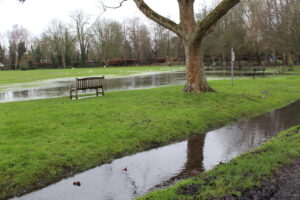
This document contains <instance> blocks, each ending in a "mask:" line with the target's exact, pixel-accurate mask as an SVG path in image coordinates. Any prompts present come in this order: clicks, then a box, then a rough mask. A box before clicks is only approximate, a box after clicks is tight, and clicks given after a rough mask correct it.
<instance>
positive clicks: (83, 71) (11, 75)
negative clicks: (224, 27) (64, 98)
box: [0, 66, 184, 84]
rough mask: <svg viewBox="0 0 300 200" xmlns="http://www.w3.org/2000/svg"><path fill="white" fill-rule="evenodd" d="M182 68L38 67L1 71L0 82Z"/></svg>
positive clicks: (137, 72) (181, 68) (138, 72)
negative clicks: (38, 68) (26, 69)
mask: <svg viewBox="0 0 300 200" xmlns="http://www.w3.org/2000/svg"><path fill="white" fill-rule="evenodd" d="M176 70H184V67H183V66H173V67H168V66H148V67H110V68H79V69H40V70H28V71H15V70H10V71H1V70H0V84H11V83H25V82H31V81H40V80H45V79H54V78H71V77H86V76H101V75H114V76H127V75H134V74H140V73H145V72H164V71H176Z"/></svg>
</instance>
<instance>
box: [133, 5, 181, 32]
mask: <svg viewBox="0 0 300 200" xmlns="http://www.w3.org/2000/svg"><path fill="white" fill-rule="evenodd" d="M133 1H134V2H135V4H136V5H137V7H138V8H139V10H140V11H142V12H143V13H144V14H145V15H146V16H147V17H148V18H150V19H152V20H153V21H155V22H156V23H158V24H160V25H161V26H163V27H165V28H167V29H169V30H171V31H173V32H174V33H176V34H177V35H179V36H181V37H183V33H182V30H181V28H180V26H179V25H178V24H176V23H175V22H173V21H172V20H170V19H168V18H166V17H163V16H161V15H160V14H158V13H157V12H155V11H154V10H152V9H151V8H150V7H149V6H148V5H147V4H146V3H145V2H144V0H133Z"/></svg>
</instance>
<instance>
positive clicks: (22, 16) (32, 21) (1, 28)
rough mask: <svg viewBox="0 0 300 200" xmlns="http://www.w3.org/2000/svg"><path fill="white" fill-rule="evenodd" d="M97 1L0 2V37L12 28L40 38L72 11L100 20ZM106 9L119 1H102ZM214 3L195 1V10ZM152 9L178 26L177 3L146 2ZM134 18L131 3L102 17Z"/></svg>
mask: <svg viewBox="0 0 300 200" xmlns="http://www.w3.org/2000/svg"><path fill="white" fill-rule="evenodd" d="M99 1H100V0H26V3H24V4H22V3H19V2H18V1H17V0H0V37H1V35H2V36H3V35H4V34H5V33H6V32H7V31H8V30H11V29H12V26H13V25H14V24H19V25H22V26H23V27H25V28H26V29H28V30H29V31H30V32H31V33H32V34H34V35H39V34H40V33H41V32H42V31H44V30H45V29H46V27H47V26H48V25H49V23H50V22H51V21H52V20H53V19H59V20H62V21H64V22H69V21H70V15H71V13H72V12H74V10H78V9H79V10H83V11H84V12H86V13H89V14H90V15H91V16H92V17H93V18H96V17H98V16H99V14H100V13H101V12H102V11H101V4H100V2H99ZM102 1H103V2H106V4H107V5H112V6H113V5H118V2H120V0H102ZM211 1H214V0H196V3H195V7H196V8H195V10H196V11H197V10H199V9H200V8H201V6H202V5H204V4H207V3H210V2H211ZM145 2H147V3H148V4H149V6H150V7H151V8H153V9H154V10H156V11H157V12H159V13H160V14H162V15H164V16H168V17H169V18H171V19H172V20H174V21H176V22H178V18H179V16H178V5H177V1H176V0H145ZM133 16H142V15H141V14H140V12H139V11H138V9H137V8H136V6H135V4H134V3H133V1H132V0H128V1H127V2H126V3H124V5H123V7H122V8H119V9H109V10H107V12H105V13H104V14H103V15H102V16H101V17H105V18H111V19H116V20H118V21H123V20H124V19H126V18H130V17H133Z"/></svg>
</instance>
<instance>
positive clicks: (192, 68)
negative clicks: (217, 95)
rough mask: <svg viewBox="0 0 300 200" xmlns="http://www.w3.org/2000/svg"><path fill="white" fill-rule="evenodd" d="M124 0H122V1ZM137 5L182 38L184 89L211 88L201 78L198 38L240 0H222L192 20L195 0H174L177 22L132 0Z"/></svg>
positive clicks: (202, 74)
mask: <svg viewBox="0 0 300 200" xmlns="http://www.w3.org/2000/svg"><path fill="white" fill-rule="evenodd" d="M124 1H126V0H123V1H122V2H124ZM133 1H134V2H135V3H136V5H137V7H138V8H139V9H140V10H141V11H142V12H143V13H144V14H145V15H146V16H147V17H148V18H150V19H152V20H153V21H155V22H157V23H158V24H160V25H161V26H163V27H165V28H167V29H169V30H171V31H173V32H174V33H176V34H177V35H178V37H179V38H181V39H182V40H183V41H184V46H185V56H186V65H187V83H186V85H185V87H184V89H183V91H185V92H194V93H198V94H199V93H202V92H209V91H213V90H212V89H211V88H210V87H209V85H208V83H207V81H206V78H205V74H204V69H203V66H202V60H201V55H200V47H201V42H202V39H203V38H204V37H205V35H207V34H208V32H209V30H210V29H211V28H212V26H213V25H214V24H216V23H217V22H218V20H219V19H221V18H222V17H223V16H224V15H225V14H226V13H227V12H228V11H229V10H230V9H231V8H233V7H234V6H235V5H236V4H238V3H239V2H240V0H222V1H221V2H220V3H219V5H218V6H217V7H216V8H215V9H214V10H213V11H211V12H210V13H209V14H208V15H207V16H206V17H205V18H203V19H202V20H200V21H198V22H197V21H196V19H195V13H194V3H195V0H177V2H178V5H179V13H180V23H179V24H177V23H175V22H173V21H172V20H170V19H168V18H166V17H163V16H161V15H160V14H158V13H157V12H155V11H154V10H152V9H151V8H150V7H149V6H148V5H147V3H145V1H144V0H133Z"/></svg>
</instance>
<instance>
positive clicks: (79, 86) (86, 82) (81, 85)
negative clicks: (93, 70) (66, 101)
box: [70, 76, 104, 99]
mask: <svg viewBox="0 0 300 200" xmlns="http://www.w3.org/2000/svg"><path fill="white" fill-rule="evenodd" d="M87 89H95V90H96V95H97V96H99V90H98V89H101V92H100V93H101V94H102V96H104V76H100V77H88V78H76V83H75V84H72V85H70V99H73V97H74V96H73V92H75V97H76V99H78V91H79V90H87Z"/></svg>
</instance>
